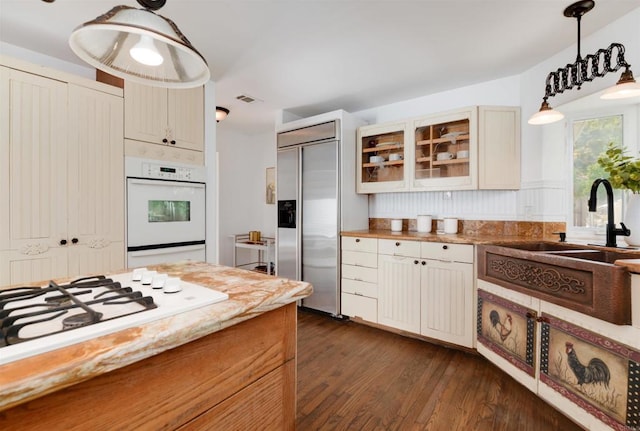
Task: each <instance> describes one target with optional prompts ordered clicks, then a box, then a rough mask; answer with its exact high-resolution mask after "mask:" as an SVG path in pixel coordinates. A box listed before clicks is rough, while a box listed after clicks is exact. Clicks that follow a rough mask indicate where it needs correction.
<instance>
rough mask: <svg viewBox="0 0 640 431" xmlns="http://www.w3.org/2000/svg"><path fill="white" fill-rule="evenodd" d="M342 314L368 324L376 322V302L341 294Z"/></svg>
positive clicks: (364, 297) (366, 298) (363, 297)
mask: <svg viewBox="0 0 640 431" xmlns="http://www.w3.org/2000/svg"><path fill="white" fill-rule="evenodd" d="M342 314H344V315H346V316H350V317H360V318H361V319H363V320H367V321H369V322H374V323H377V322H378V301H377V300H376V299H374V298H368V297H366V296H358V295H352V294H350V293H343V294H342Z"/></svg>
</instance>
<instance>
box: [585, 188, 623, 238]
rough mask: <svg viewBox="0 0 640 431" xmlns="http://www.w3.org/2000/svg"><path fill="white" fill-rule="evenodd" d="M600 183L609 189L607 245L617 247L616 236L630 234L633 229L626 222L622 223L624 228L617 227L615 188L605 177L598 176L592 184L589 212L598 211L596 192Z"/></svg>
mask: <svg viewBox="0 0 640 431" xmlns="http://www.w3.org/2000/svg"><path fill="white" fill-rule="evenodd" d="M600 184H603V185H604V188H605V190H606V191H607V244H606V246H607V247H617V246H618V245H617V244H616V236H618V235H620V236H629V235H631V231H630V230H629V229H627V227H626V226H625V225H624V223H620V226H622V229H616V224H615V222H614V221H613V189H612V188H611V183H610V182H609V180H606V179H604V178H598V179H597V180H595V181H594V182H593V184H592V185H591V195H590V196H589V212H595V211H596V205H597V198H596V194H597V191H598V186H599V185H600Z"/></svg>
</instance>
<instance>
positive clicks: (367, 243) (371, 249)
mask: <svg viewBox="0 0 640 431" xmlns="http://www.w3.org/2000/svg"><path fill="white" fill-rule="evenodd" d="M342 250H351V251H364V252H367V253H377V252H378V240H377V238H355V237H350V236H343V237H342Z"/></svg>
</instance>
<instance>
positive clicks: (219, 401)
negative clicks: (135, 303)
mask: <svg viewBox="0 0 640 431" xmlns="http://www.w3.org/2000/svg"><path fill="white" fill-rule="evenodd" d="M152 269H154V270H157V271H159V272H163V273H167V274H169V275H170V276H177V277H181V278H182V279H183V280H185V281H188V282H190V283H194V284H199V285H203V286H207V287H210V288H213V289H215V290H218V291H221V292H224V293H227V294H228V295H229V299H228V300H227V301H224V302H220V303H217V304H213V305H210V306H206V307H202V308H199V309H196V310H193V311H190V312H187V313H183V314H179V315H175V316H172V317H168V318H165V319H162V320H157V321H154V322H150V323H147V324H144V325H141V326H138V327H133V328H130V329H126V330H122V331H119V332H115V333H112V334H109V335H105V336H102V337H98V338H94V339H91V340H88V341H85V342H82V343H78V344H74V345H71V346H68V347H64V348H61V349H58V350H55V351H51V352H47V353H42V354H39V355H36V356H32V357H29V358H25V359H21V360H19V361H16V362H10V363H7V364H5V365H2V366H0V394H1V396H0V424H2V425H4V427H5V428H8V429H22V430H26V429H47V430H49V429H65V430H72V429H92V430H98V429H153V430H159V429H176V428H179V427H183V428H181V429H255V428H256V426H258V424H259V426H260V427H263V428H264V427H267V428H272V429H294V428H295V358H296V301H297V300H299V299H302V298H304V297H306V296H308V295H310V294H311V292H312V287H311V285H309V284H308V283H304V282H295V281H290V280H285V279H279V278H274V277H271V276H266V275H263V274H258V273H255V272H250V271H246V270H242V269H237V268H228V267H224V266H218V265H211V264H206V263H202V262H181V263H176V264H164V265H157V266H154V267H152ZM0 354H1V351H0Z"/></svg>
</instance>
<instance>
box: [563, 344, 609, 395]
mask: <svg viewBox="0 0 640 431" xmlns="http://www.w3.org/2000/svg"><path fill="white" fill-rule="evenodd" d="M565 346H566V348H567V349H566V350H567V362H568V363H569V367H571V370H572V371H573V374H575V375H576V378H577V379H578V384H579V385H581V386H582V384H584V383H600V384H603V385H604V386H605V387H606V388H608V387H609V380H610V379H611V374H610V372H609V367H607V364H605V363H604V361H603V360H602V359H600V358H593V359H591V360H590V361H589V364H588V365H586V366H585V365H582V363H581V362H580V360H579V359H578V355H577V354H576V351H575V350H573V344H572V343H570V342H568V341H567V342H566V343H565Z"/></svg>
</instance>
